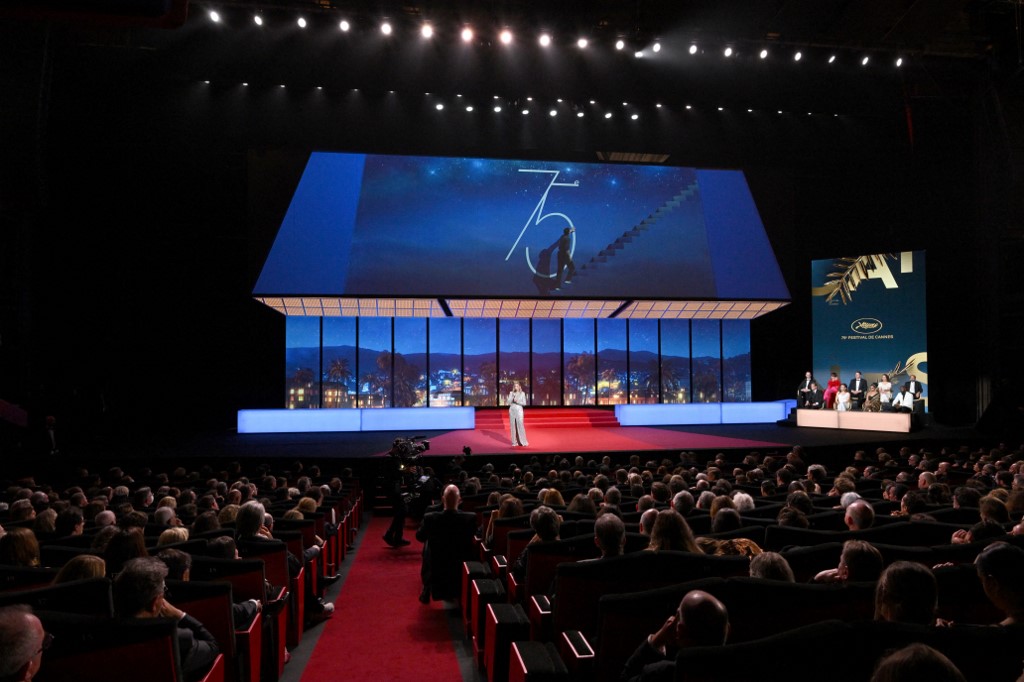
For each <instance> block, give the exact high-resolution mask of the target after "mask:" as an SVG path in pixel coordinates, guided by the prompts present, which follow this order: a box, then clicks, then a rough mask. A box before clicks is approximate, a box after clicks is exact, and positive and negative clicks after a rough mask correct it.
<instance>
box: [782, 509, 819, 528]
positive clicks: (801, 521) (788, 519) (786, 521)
mask: <svg viewBox="0 0 1024 682" xmlns="http://www.w3.org/2000/svg"><path fill="white" fill-rule="evenodd" d="M776 521H777V522H778V524H779V525H780V526H789V527H792V528H810V527H811V522H810V521H808V520H807V515H806V514H804V513H803V512H802V511H800V510H799V509H795V508H793V507H783V508H782V509H780V510H779V515H778V516H777V517H776Z"/></svg>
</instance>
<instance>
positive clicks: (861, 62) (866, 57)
mask: <svg viewBox="0 0 1024 682" xmlns="http://www.w3.org/2000/svg"><path fill="white" fill-rule="evenodd" d="M869 59H871V58H870V57H868V56H866V55H865V57H864V59H862V60H860V65H861V66H867V65H868V60H869Z"/></svg>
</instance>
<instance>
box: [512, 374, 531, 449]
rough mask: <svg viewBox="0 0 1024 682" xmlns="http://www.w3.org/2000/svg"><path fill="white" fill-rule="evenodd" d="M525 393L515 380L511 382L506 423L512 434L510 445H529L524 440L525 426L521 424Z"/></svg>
mask: <svg viewBox="0 0 1024 682" xmlns="http://www.w3.org/2000/svg"><path fill="white" fill-rule="evenodd" d="M525 404H526V394H525V393H523V387H522V386H520V385H519V382H518V381H516V382H514V383H513V384H512V392H511V393H509V394H508V425H509V430H510V431H511V435H512V447H516V446H517V445H529V443H528V442H527V441H526V428H525V427H524V426H523V405H525Z"/></svg>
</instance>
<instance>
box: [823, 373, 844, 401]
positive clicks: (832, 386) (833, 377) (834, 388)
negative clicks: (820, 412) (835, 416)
mask: <svg viewBox="0 0 1024 682" xmlns="http://www.w3.org/2000/svg"><path fill="white" fill-rule="evenodd" d="M841 385H842V384H840V382H839V375H838V374H836V373H835V372H832V374H830V375H829V377H828V384H827V385H826V386H825V393H824V398H825V409H826V410H831V409H832V408H833V407H835V399H836V394H837V393H839V388H840V386H841Z"/></svg>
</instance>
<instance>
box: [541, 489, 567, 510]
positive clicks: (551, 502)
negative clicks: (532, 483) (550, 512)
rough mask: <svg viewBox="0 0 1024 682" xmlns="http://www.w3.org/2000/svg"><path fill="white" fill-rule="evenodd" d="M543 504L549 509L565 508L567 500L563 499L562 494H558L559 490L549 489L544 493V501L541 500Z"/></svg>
mask: <svg viewBox="0 0 1024 682" xmlns="http://www.w3.org/2000/svg"><path fill="white" fill-rule="evenodd" d="M541 503H542V504H546V505H547V506H549V507H564V506H565V500H564V499H563V498H562V493H560V492H558V489H557V488H548V489H547V490H545V491H544V499H542V500H541Z"/></svg>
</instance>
